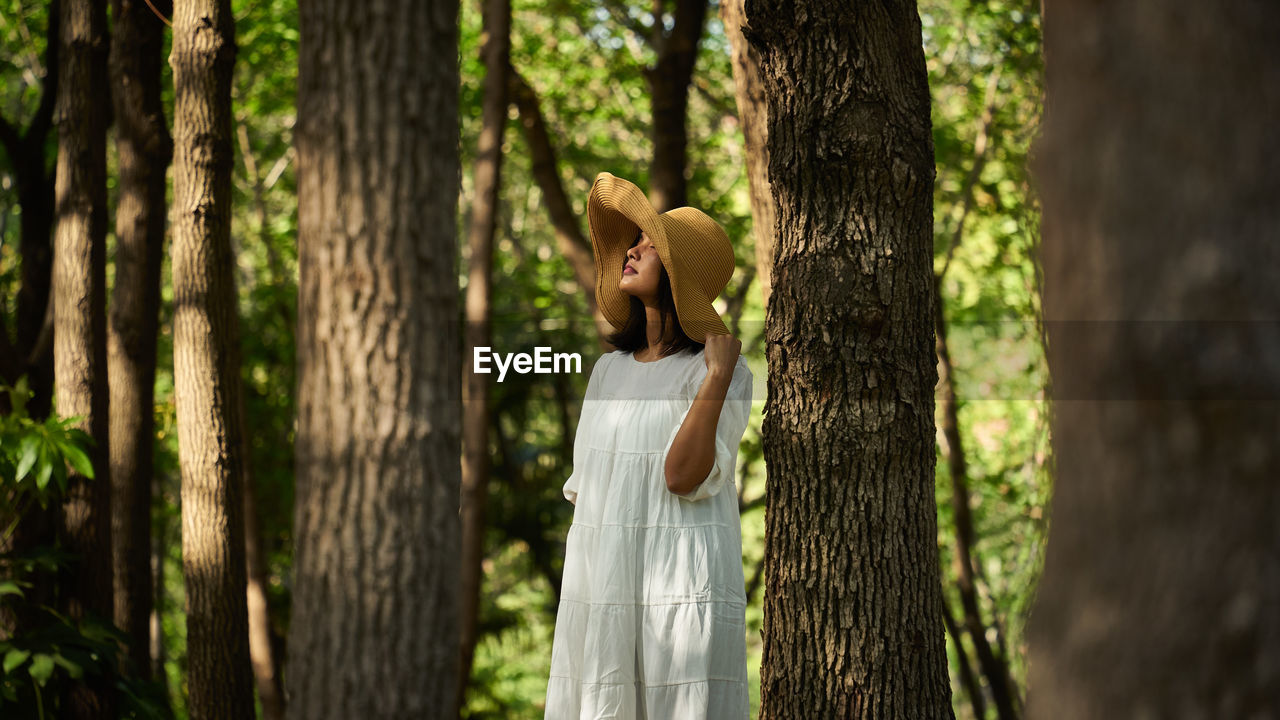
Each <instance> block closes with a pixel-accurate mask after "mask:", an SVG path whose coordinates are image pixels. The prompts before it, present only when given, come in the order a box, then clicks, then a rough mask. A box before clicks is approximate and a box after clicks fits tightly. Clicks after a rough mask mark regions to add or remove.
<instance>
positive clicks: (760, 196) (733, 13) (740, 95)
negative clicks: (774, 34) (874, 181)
mask: <svg viewBox="0 0 1280 720" xmlns="http://www.w3.org/2000/svg"><path fill="white" fill-rule="evenodd" d="M742 4H743V0H720V21H721V22H722V23H723V24H724V32H725V36H726V37H728V38H729V50H730V53H731V55H732V58H733V85H734V97H735V98H736V99H737V104H738V124H739V125H740V126H741V127H742V138H743V144H744V146H745V147H746V155H747V186H748V187H749V188H750V191H751V227H752V232H753V234H754V235H755V238H756V253H755V255H756V279H757V280H758V281H759V283H760V294H761V296H762V298H763V299H764V306H765V307H766V308H767V307H769V292H770V290H772V288H773V277H772V271H773V246H774V243H775V238H776V237H777V234H776V232H775V230H774V225H775V224H776V223H777V219H778V213H777V210H776V208H775V207H774V204H773V194H772V192H771V191H770V190H769V127H768V122H769V107H768V105H767V103H766V99H765V94H764V83H763V81H761V79H760V54H759V53H758V52H756V49H755V48H753V47H751V45H750V44H749V43H747V38H746V36H744V35H743V34H742V26H743V25H744V24H746V17H745V16H744V15H743V12H742Z"/></svg>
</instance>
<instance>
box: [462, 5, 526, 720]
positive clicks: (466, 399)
mask: <svg viewBox="0 0 1280 720" xmlns="http://www.w3.org/2000/svg"><path fill="white" fill-rule="evenodd" d="M484 35H485V38H486V40H485V43H484V47H483V48H482V50H481V52H482V54H483V56H484V64H485V79H484V101H483V102H484V106H483V116H482V118H481V128H480V142H479V147H478V149H477V152H476V163H475V173H474V181H473V183H474V186H475V198H474V199H473V200H472V206H471V226H470V228H469V229H468V233H467V245H468V247H469V248H470V255H471V265H470V267H469V268H468V272H467V299H466V318H467V327H466V347H465V352H464V353H463V357H464V358H467V359H468V360H469V359H470V358H471V357H472V356H473V354H474V351H475V348H478V347H487V346H488V345H489V344H490V336H491V334H492V333H491V329H490V326H489V314H490V301H491V298H492V295H493V235H494V229H495V227H496V226H497V214H498V195H499V190H500V189H501V187H502V136H503V131H504V130H505V129H506V126H507V70H508V68H510V66H511V0H487V2H485V5H484ZM466 366H467V368H468V370H467V371H466V372H465V373H464V374H463V376H464V379H465V382H464V385H463V396H462V402H463V427H462V446H463V453H464V455H463V463H462V497H461V500H462V507H461V512H460V514H461V517H462V560H461V562H462V578H461V588H460V593H461V596H462V598H461V603H462V606H461V617H460V622H459V626H460V628H461V630H462V634H461V652H460V660H459V666H458V667H459V672H458V697H457V702H456V706H455V708H454V712H453V713H451V714H452V715H456V714H457V713H458V712H459V711H460V710H461V708H462V707H463V705H464V704H465V701H466V690H467V686H468V684H469V683H470V679H471V665H472V661H473V660H474V658H475V650H476V631H477V624H478V622H477V621H478V618H479V614H480V586H481V580H482V573H481V568H480V566H481V560H482V559H483V558H484V531H485V505H486V504H487V502H486V501H487V497H488V492H489V471H490V463H489V379H490V377H491V376H490V375H481V374H477V373H473V372H470V362H467V363H466Z"/></svg>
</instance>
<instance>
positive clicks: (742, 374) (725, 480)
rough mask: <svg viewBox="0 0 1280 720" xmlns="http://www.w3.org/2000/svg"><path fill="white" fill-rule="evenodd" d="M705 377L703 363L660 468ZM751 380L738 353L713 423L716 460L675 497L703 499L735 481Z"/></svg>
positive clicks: (663, 452)
mask: <svg viewBox="0 0 1280 720" xmlns="http://www.w3.org/2000/svg"><path fill="white" fill-rule="evenodd" d="M706 376H707V369H706V366H705V365H704V366H703V367H702V369H701V370H700V371H699V372H698V374H697V376H696V378H695V380H694V382H693V383H692V385H691V387H690V389H689V397H688V407H686V408H685V411H684V412H683V413H682V414H681V415H680V421H679V422H677V423H676V425H675V427H674V428H672V429H671V435H670V437H668V438H667V444H666V446H665V447H664V448H663V450H662V461H661V462H660V463H659V467H663V466H665V465H666V460H667V453H669V452H671V445H672V443H674V442H675V439H676V435H677V434H679V432H680V427H681V426H682V425H683V424H684V419H685V418H686V417H687V416H688V415H689V410H690V409H692V408H693V400H694V398H695V397H697V395H698V389H699V388H701V387H702V381H703V379H704V378H706ZM752 381H753V378H752V375H751V369H750V368H748V367H747V361H746V359H745V358H743V357H741V356H739V357H738V362H737V364H736V365H735V366H734V369H733V378H732V379H730V381H729V389H728V391H727V392H726V393H725V396H724V405H723V406H722V407H721V409H720V419H719V421H718V422H717V423H716V451H715V463H714V464H713V465H712V466H711V472H709V473H708V474H707V477H706V478H705V479H703V481H702V482H701V483H699V484H698V486H697V487H696V488H694V489H693V491H692V492H690V493H688V494H686V495H676V496H677V497H679V498H682V499H684V500H689V501H697V500H703V499H706V498H709V497H713V496H714V495H716V494H717V493H719V492H720V490H721V488H723V487H724V486H725V485H726V484H729V485H732V484H733V483H734V478H735V470H736V465H737V458H738V445H739V444H740V443H741V442H742V434H743V433H744V432H746V430H747V421H748V420H749V419H750V417H751V393H752Z"/></svg>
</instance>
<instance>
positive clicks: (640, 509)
mask: <svg viewBox="0 0 1280 720" xmlns="http://www.w3.org/2000/svg"><path fill="white" fill-rule="evenodd" d="M587 217H588V223H589V225H590V226H591V242H592V247H593V250H594V251H595V257H596V297H597V299H598V301H599V304H600V308H601V310H602V311H603V313H604V315H605V317H606V318H607V319H608V320H609V322H610V324H612V325H613V326H614V328H615V329H616V330H617V332H616V333H614V334H613V335H612V336H611V337H610V338H609V341H610V343H612V344H613V345H614V346H615V347H617V348H619V349H618V350H615V351H614V352H610V353H607V354H605V355H603V356H601V357H600V359H599V360H597V361H596V364H595V367H594V368H593V369H592V371H591V377H590V379H589V380H588V382H587V393H586V398H585V400H584V402H583V407H582V414H581V416H580V418H579V421H578V430H577V436H576V440H575V442H574V448H573V473H572V474H571V475H570V476H569V479H568V481H566V482H565V485H564V496H565V498H566V499H567V500H569V501H570V502H572V503H574V516H573V525H572V526H571V527H570V529H569V536H568V540H567V546H566V549H565V567H564V577H563V582H562V586H561V593H560V606H559V611H558V613H557V616H556V628H555V639H554V641H553V646H552V651H551V677H550V679H549V682H548V686H547V704H546V717H547V718H548V720H579V719H587V718H592V719H595V718H617V719H619V720H641V719H645V718H647V719H650V720H697V719H699V718H708V719H722V718H723V719H730V720H745V719H746V718H747V717H748V716H749V712H748V695H747V664H746V624H745V618H744V613H745V610H746V593H745V591H744V588H743V585H744V583H743V576H742V539H741V534H740V527H739V519H738V500H737V493H736V488H735V483H734V468H735V464H736V458H737V453H738V443H739V442H740V441H741V439H742V434H743V431H744V430H745V429H746V426H747V419H748V415H749V414H750V410H751V384H752V376H751V371H750V370H749V369H748V368H747V365H746V361H745V360H744V359H743V358H742V357H741V356H740V354H739V353H740V350H741V346H742V344H741V343H740V342H739V341H738V340H736V339H734V338H733V337H731V336H730V335H729V333H728V330H727V329H726V328H725V325H724V322H723V321H722V320H721V319H720V315H719V313H717V312H716V311H715V308H714V307H713V306H712V304H711V302H712V300H713V299H714V298H716V297H717V296H718V295H719V294H720V293H721V292H722V291H723V290H724V287H725V285H726V283H728V281H729V276H730V275H731V274H732V273H733V265H734V261H733V248H732V247H731V246H730V244H729V239H728V237H727V236H726V235H725V233H724V230H722V229H721V228H720V226H719V225H718V224H716V222H715V221H714V220H712V219H711V218H709V217H707V216H706V215H705V214H703V213H702V212H701V211H699V210H695V209H693V208H687V207H684V208H677V209H675V210H671V211H669V212H666V213H663V214H661V215H659V214H658V213H657V212H655V211H654V209H653V207H652V206H651V205H649V202H648V201H647V200H646V199H645V196H644V194H643V193H642V192H640V190H639V188H637V187H636V186H635V185H633V184H631V183H629V182H627V181H626V180H622V179H620V178H616V177H614V176H613V175H610V174H609V173H601V174H600V175H599V177H597V178H596V181H595V184H594V185H593V186H592V188H591V194H590V196H589V198H588V201H587Z"/></svg>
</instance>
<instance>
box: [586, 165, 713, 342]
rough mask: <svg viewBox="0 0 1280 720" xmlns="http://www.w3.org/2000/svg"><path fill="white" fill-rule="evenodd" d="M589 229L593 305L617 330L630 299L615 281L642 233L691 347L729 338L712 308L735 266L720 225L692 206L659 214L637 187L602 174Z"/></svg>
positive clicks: (594, 187) (592, 200)
mask: <svg viewBox="0 0 1280 720" xmlns="http://www.w3.org/2000/svg"><path fill="white" fill-rule="evenodd" d="M587 224H588V225H589V226H590V227H591V249H592V250H593V251H594V252H595V255H596V300H597V302H598V303H599V304H600V310H601V311H602V312H603V313H604V316H605V319H607V320H608V321H609V322H610V324H612V325H613V326H614V327H615V328H618V329H622V328H623V327H625V326H626V324H627V319H628V317H629V316H630V314H631V301H630V297H631V296H630V295H628V294H626V293H624V292H623V291H621V290H619V289H618V281H619V280H621V279H622V267H623V265H625V264H626V254H627V249H628V248H630V247H631V242H632V241H633V240H635V239H636V234H637V233H638V232H639V231H640V230H643V231H644V232H645V234H647V235H648V236H649V238H650V239H651V240H653V246H654V247H655V248H657V250H658V257H659V258H660V259H661V260H662V267H664V268H666V270H667V276H668V277H669V278H670V279H671V296H672V298H673V299H674V300H675V304H676V315H677V316H678V317H679V321H680V328H681V329H682V330H684V333H685V334H686V335H688V336H689V337H690V338H692V339H693V340H694V341H695V342H705V338H706V336H707V335H728V334H729V329H728V328H727V327H725V324H724V321H723V320H721V319H720V313H718V312H716V309H715V308H714V307H712V305H711V301H712V300H714V299H716V298H717V297H719V296H720V293H721V292H723V291H724V288H725V286H726V285H728V284H729V277H730V276H731V275H733V265H734V260H733V246H732V245H730V244H729V236H728V235H726V234H725V231H724V228H721V227H720V225H719V223H717V222H716V221H715V220H712V219H711V218H710V217H708V216H707V214H706V213H704V212H702V211H701V210H698V209H697V208H691V207H679V208H675V209H674V210H668V211H667V212H664V213H662V214H661V215H659V214H658V212H657V211H656V210H654V209H653V206H652V205H650V204H649V200H648V198H646V197H645V195H644V193H643V192H641V191H640V188H638V187H636V186H635V185H634V184H632V183H630V182H628V181H626V180H623V179H622V178H619V177H614V176H613V175H610V174H609V173H607V172H602V173H600V174H599V175H597V176H596V181H595V183H594V184H592V186H591V194H590V195H588V196H587Z"/></svg>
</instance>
